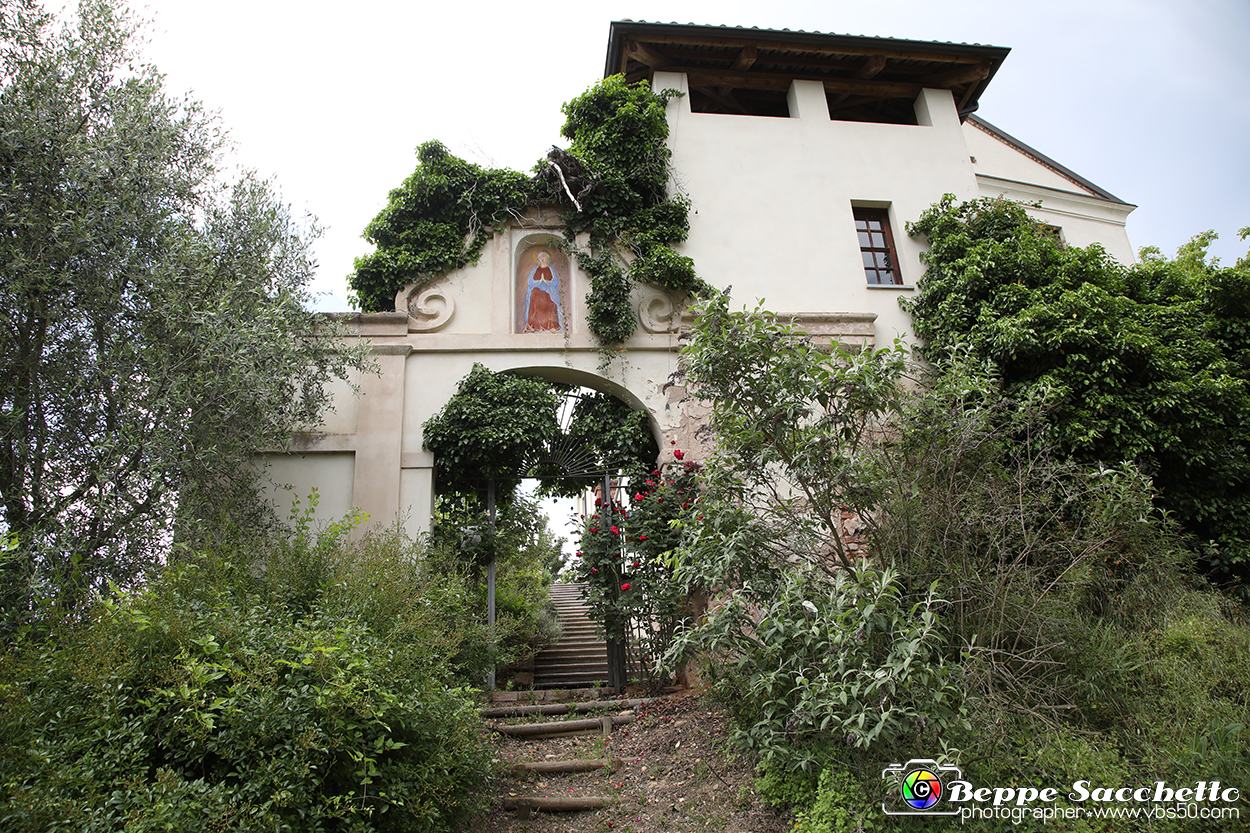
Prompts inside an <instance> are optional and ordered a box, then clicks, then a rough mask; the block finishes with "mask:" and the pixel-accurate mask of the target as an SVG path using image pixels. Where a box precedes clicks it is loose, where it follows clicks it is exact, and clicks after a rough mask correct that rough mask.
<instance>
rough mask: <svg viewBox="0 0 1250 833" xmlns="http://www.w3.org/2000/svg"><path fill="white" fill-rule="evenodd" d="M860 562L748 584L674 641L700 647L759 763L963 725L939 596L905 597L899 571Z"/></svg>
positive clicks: (798, 569) (932, 734)
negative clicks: (853, 567)
mask: <svg viewBox="0 0 1250 833" xmlns="http://www.w3.org/2000/svg"><path fill="white" fill-rule="evenodd" d="M859 566H860V569H859V570H858V571H857V572H856V573H854V574H852V573H848V572H838V573H837V574H835V575H834V576H833V577H832V578H830V577H829V576H827V575H825V574H823V573H821V572H819V571H816V570H813V569H811V568H805V567H802V566H795V567H794V568H793V569H791V570H787V571H784V572H782V574H781V575H780V576H779V580H778V582H777V583H776V584H768V585H763V584H751V583H749V582H748V583H745V584H744V585H743V586H741V587H738V588H735V589H733V590H732V591H729V592H728V593H727V594H726V595H725V596H724V597H723V598H721V599H719V600H718V602H717V604H716V605H715V606H714V607H713V609H712V610H711V611H710V612H709V614H708V616H707V618H706V620H705V621H704V622H703V623H702V624H701V625H700V627H699V628H698V629H697V630H689V631H686V632H684V634H683V635H682V636H681V637H679V639H678V642H677V647H676V650H678V651H681V650H689V649H691V648H695V647H697V648H698V649H699V650H700V651H703V652H706V656H707V659H708V666H709V675H710V678H711V681H712V684H713V686H714V689H715V690H716V691H717V692H718V693H719V694H720V695H721V696H722V697H723V698H724V699H725V700H726V701H727V702H729V703H731V704H733V708H734V710H735V712H736V714H737V718H738V724H739V728H737V729H736V730H735V732H734V735H733V737H734V738H735V740H737V741H738V742H739V743H740V744H742V745H743V746H744V747H745V748H747V749H749V750H751V751H752V752H754V753H756V755H757V756H758V757H759V759H760V761H761V762H762V763H764V764H766V765H774V766H775V765H780V766H782V767H785V768H796V769H802V770H804V771H819V770H820V768H821V766H822V764H823V762H824V760H825V757H826V756H827V754H828V747H830V746H844V747H855V748H859V749H866V748H868V747H871V746H874V745H875V744H877V743H878V742H885V743H889V742H893V741H896V740H897V739H899V738H901V737H904V736H907V737H916V738H919V737H928V738H930V739H936V738H937V737H940V736H941V735H942V734H943V733H947V732H950V731H951V730H954V729H957V728H958V727H959V726H961V725H963V724H964V722H965V721H964V718H963V716H962V697H961V696H960V691H959V685H958V683H959V681H958V675H957V673H956V669H955V668H954V667H952V666H950V665H947V664H945V663H944V662H943V661H942V660H941V658H940V650H939V649H940V648H941V647H942V644H943V641H944V640H943V637H942V633H941V629H940V627H939V624H938V617H937V614H936V613H935V611H934V607H935V605H936V604H938V601H937V600H936V599H934V598H928V599H925V600H924V601H921V602H917V603H915V604H909V603H907V602H906V601H905V600H904V599H903V597H902V593H901V592H900V582H899V576H898V574H897V573H895V572H893V571H891V570H888V569H887V570H877V569H875V568H873V567H871V566H870V565H867V564H861V565H859ZM765 587H766V588H767V589H764V588H765ZM934 742H935V743H936V740H934Z"/></svg>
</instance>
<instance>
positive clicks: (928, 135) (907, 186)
mask: <svg viewBox="0 0 1250 833" xmlns="http://www.w3.org/2000/svg"><path fill="white" fill-rule="evenodd" d="M654 86H655V87H656V88H657V89H663V88H673V89H678V90H682V91H685V89H686V76H685V75H684V74H678V73H662V72H661V73H656V77H655V81H654ZM789 101H790V118H788V119H785V118H764V117H753V116H733V115H719V114H709V113H692V112H691V111H690V106H689V99H688V98H686V97H682V98H679V99H673V100H670V102H669V122H670V125H671V132H670V140H669V143H670V145H671V147H672V149H673V168H674V169H675V171H676V172H677V173H676V176H677V180H678V185H679V187H680V188H681V189H682V190H683V191H684V192H685V193H687V194H688V195H689V197H690V199H691V201H692V204H693V206H692V207H693V213H692V216H691V232H690V238H689V240H688V242H687V243H686V244H685V245H684V246H683V247H682V250H683V252H684V253H685V254H688V255H690V256H691V257H693V258H694V261H695V265H696V267H697V268H698V270H699V274H700V275H701V276H702V277H703V278H704V279H705V280H707V281H709V282H710V283H712V284H713V285H715V286H718V287H722V288H723V287H726V286H732V287H733V294H734V296H735V297H736V298H737V299H738V300H739V301H740V302H741V303H742V304H745V305H754V303H755V301H756V300H757V299H759V298H763V299H764V300H765V306H766V307H767V308H769V309H772V310H776V311H779V312H791V311H799V310H809V311H827V312H835V311H855V312H872V313H875V314H876V315H877V319H876V342H877V343H878V344H888V343H889V342H890V341H892V340H893V339H894V338H895V337H899V336H906V335H907V334H908V332H909V322H908V320H907V317H906V315H905V314H904V313H903V312H902V311H901V310H900V309H899V308H898V299H899V297H900V295H906V294H907V293H908V292H909V291H910V289H909V288H910V287H914V286H915V284H916V282H917V280H918V279H919V277H920V274H921V265H920V260H919V253H920V251H921V245H920V243H919V242H918V241H916V240H913V239H911V238H909V237H908V236H907V233H906V231H905V228H904V227H905V224H906V222H907V221H909V220H914V219H916V218H917V217H919V216H920V214H921V212H923V211H924V210H925V209H926V208H928V207H929V206H930V205H931V204H932V203H934V202H937V201H938V200H939V199H941V197H942V195H943V194H945V193H953V194H955V195H956V196H957V197H959V198H960V199H971V198H974V197H976V196H978V195H979V190H978V187H977V181H976V177H975V175H974V173H973V170H972V164H971V162H970V160H969V154H968V149H967V146H966V145H965V143H964V135H963V131H962V129H961V126H960V123H959V117H958V114H957V113H956V110H955V104H954V101H953V100H952V98H951V94H950V93H949V92H948V91H946V90H924V91H923V92H922V93H921V95H920V96H919V98H918V99H917V101H916V105H915V106H916V116H917V121H918V122H919V124H917V125H898V124H872V123H863V122H845V121H833V120H831V119H830V118H829V110H828V106H827V104H826V102H825V94H824V89H823V87H822V85H821V84H820V83H819V82H816V81H794V82H793V84H792V86H791V90H790V96H789ZM854 205H861V206H872V207H888V209H889V217H890V222H891V226H892V228H893V231H894V242H895V246H896V248H897V250H898V259H899V269H900V272H901V275H902V278H903V282H904V288H898V287H869V285H868V283H867V281H866V279H865V277H864V270H863V264H862V260H861V257H860V251H859V243H858V239H857V237H856V234H855V225H854V220H853V218H852V215H851V210H852V206H854Z"/></svg>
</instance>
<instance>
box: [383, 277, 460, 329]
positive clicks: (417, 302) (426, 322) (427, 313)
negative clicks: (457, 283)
mask: <svg viewBox="0 0 1250 833" xmlns="http://www.w3.org/2000/svg"><path fill="white" fill-rule="evenodd" d="M399 300H400V303H399V304H397V305H396V306H397V308H398V310H399V311H401V312H402V311H406V312H407V313H408V332H410V333H432V332H435V331H436V330H441V329H442V328H443V327H445V326H447V322H448V321H450V320H451V317H452V316H453V315H455V314H456V302H455V300H454V299H453V298H452V297H451V294H450V293H448V292H447V288H446V287H444V286H439V285H433V286H429V285H427V286H424V287H417V286H416V285H415V284H409V285H408V286H405V287H404V288H403V289H402V290H400V293H399Z"/></svg>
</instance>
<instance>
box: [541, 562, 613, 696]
mask: <svg viewBox="0 0 1250 833" xmlns="http://www.w3.org/2000/svg"><path fill="white" fill-rule="evenodd" d="M581 591H582V585H580V584H553V585H551V589H550V592H551V600H552V602H554V603H555V606H556V615H557V617H558V618H559V620H560V628H561V636H560V641H559V642H556V643H554V644H552V645H549V646H547V647H546V648H543V649H542V650H541V651H539V652H538V655H537V656H536V657H534V687H535V688H587V687H591V686H597V685H607V683H608V647H607V644H606V643H605V642H604V641H603V639H602V638H600V637H598V636H596V635H595V623H594V622H592V621H591V620H590V619H589V618H588V617H587V616H586V605H585V603H584V602H583V601H582V596H581Z"/></svg>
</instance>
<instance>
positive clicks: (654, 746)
mask: <svg viewBox="0 0 1250 833" xmlns="http://www.w3.org/2000/svg"><path fill="white" fill-rule="evenodd" d="M603 714H609V715H617V716H622V717H624V716H627V715H628V714H635V715H636V718H637V719H636V721H635V722H634V723H631V724H627V725H623V726H617V727H616V728H615V729H614V730H613V732H612V734H611V736H610V737H609V738H607V739H604V738H603V736H602V734H601V733H600V734H599V735H588V736H582V737H568V738H551V739H547V740H521V739H516V738H508V737H504V736H502V735H494V737H495V741H494V745H495V749H496V760H497V768H498V773H499V774H498V775H496V777H495V779H494V783H493V791H494V798H493V801H492V808H491V810H490V811H489V812H487V813H486V814H485V815H483V816H482V817H481V818H479V819H478V820H477V822H476V823H475V824H474V826H473V828H472V829H473V830H474V831H476V833H592V831H593V832H594V833H603V831H608V830H611V831H622V833H624V832H625V831H631V832H632V833H658V831H677V832H678V833H680V832H681V831H701V830H714V831H727V833H783V832H784V831H785V830H787V829H788V827H789V826H788V824H787V819H786V818H785V817H784V816H783V815H779V814H777V813H775V812H773V811H772V810H770V809H768V808H767V807H765V806H764V805H763V803H762V802H761V801H760V799H759V797H758V796H757V795H756V794H755V791H754V789H753V787H752V784H753V782H754V773H753V772H752V768H751V766H750V764H749V762H747V761H746V760H745V759H744V758H743V757H742V756H741V755H739V754H736V753H735V752H733V751H732V750H731V748H730V746H729V743H728V740H727V738H726V734H725V726H724V723H723V721H722V718H721V715H720V713H719V712H718V711H716V710H715V709H712V708H709V707H708V706H707V705H705V704H703V703H702V702H701V701H700V700H699V698H698V697H696V696H694V695H690V694H679V695H671V696H668V697H664V698H661V699H659V700H657V701H655V702H652V703H648V704H645V705H642V706H638V707H636V708H635V709H632V710H629V709H620V710H613V711H609V712H605V713H603ZM586 717H587V715H584V714H581V715H571V716H569V718H568V719H585V718H586ZM561 719H564V718H561V717H537V716H535V717H527V718H517V719H511V720H508V721H506V722H510V723H517V722H525V723H532V722H538V721H551V720H561ZM495 722H504V721H495ZM587 758H608V759H617V760H619V761H620V768H619V769H617V770H616V771H614V772H606V771H604V770H602V769H601V770H599V771H598V772H583V773H571V774H555V775H553V774H543V775H538V774H530V775H529V777H528V779H519V778H516V777H513V776H512V775H511V774H510V773H509V771H508V770H509V769H510V768H511V767H512V766H513V765H515V764H517V763H520V762H523V761H556V760H568V759H587ZM526 796H536V797H547V798H570V797H575V796H603V797H607V798H608V799H609V803H608V804H607V806H605V807H603V808H602V809H597V810H583V811H579V812H534V813H533V814H532V815H531V817H530V818H529V819H528V820H522V819H520V818H519V817H518V813H517V812H513V811H507V810H504V809H503V804H504V802H505V801H506V800H508V799H512V800H514V801H515V800H516V799H518V798H523V797H526Z"/></svg>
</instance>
